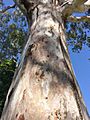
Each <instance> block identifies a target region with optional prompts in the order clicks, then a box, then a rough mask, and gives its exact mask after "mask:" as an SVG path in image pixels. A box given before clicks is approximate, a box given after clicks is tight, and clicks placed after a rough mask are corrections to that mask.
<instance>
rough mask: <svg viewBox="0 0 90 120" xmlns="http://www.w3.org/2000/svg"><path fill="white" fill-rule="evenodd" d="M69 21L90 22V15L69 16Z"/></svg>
mask: <svg viewBox="0 0 90 120" xmlns="http://www.w3.org/2000/svg"><path fill="white" fill-rule="evenodd" d="M67 21H70V22H81V21H82V22H89V23H90V16H80V17H77V16H69V17H68V18H67Z"/></svg>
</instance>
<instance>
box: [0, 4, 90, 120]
mask: <svg viewBox="0 0 90 120" xmlns="http://www.w3.org/2000/svg"><path fill="white" fill-rule="evenodd" d="M65 40H66V37H65V28H64V24H63V19H62V15H61V13H60V12H58V11H56V4H54V3H53V4H48V5H46V4H38V5H37V6H36V7H35V8H34V9H33V11H32V26H31V29H30V36H29V39H28V41H27V44H26V46H25V49H24V51H23V54H22V59H21V62H20V65H19V67H18V70H17V71H16V73H15V75H14V79H13V82H12V84H11V87H10V89H9V92H8V95H7V99H6V102H5V106H4V110H3V113H2V117H1V120H89V117H88V115H87V111H86V108H85V106H84V103H83V99H82V96H81V93H80V89H79V87H78V85H77V82H76V79H75V77H74V74H73V71H72V67H71V63H70V60H69V55H68V50H67V46H66V43H65Z"/></svg>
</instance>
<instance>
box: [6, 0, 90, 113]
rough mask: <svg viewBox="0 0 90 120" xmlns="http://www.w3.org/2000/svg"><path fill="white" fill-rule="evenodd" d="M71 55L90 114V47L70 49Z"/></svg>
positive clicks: (9, 2)
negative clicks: (78, 51) (73, 50)
mask: <svg viewBox="0 0 90 120" xmlns="http://www.w3.org/2000/svg"><path fill="white" fill-rule="evenodd" d="M4 1H5V2H6V4H13V2H12V1H13V0H4ZM70 57H71V61H72V65H73V69H74V72H75V75H76V79H77V81H78V83H79V85H80V89H81V91H82V94H83V98H84V101H85V104H86V107H87V109H88V112H89V114H90V60H88V58H90V49H87V47H84V48H83V50H82V51H81V52H80V53H73V52H72V51H71V50H70Z"/></svg>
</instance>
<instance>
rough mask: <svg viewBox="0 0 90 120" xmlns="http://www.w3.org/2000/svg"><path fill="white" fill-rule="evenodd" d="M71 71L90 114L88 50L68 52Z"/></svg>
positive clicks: (89, 51)
mask: <svg viewBox="0 0 90 120" xmlns="http://www.w3.org/2000/svg"><path fill="white" fill-rule="evenodd" d="M69 54H70V58H71V62H72V66H73V70H74V73H75V76H76V79H77V81H78V83H79V86H80V89H81V92H82V95H83V98H84V102H85V105H86V107H87V109H88V112H89V114H90V60H88V58H90V49H87V48H86V47H85V48H84V49H83V50H82V51H81V52H80V53H73V52H72V51H71V49H70V50H69Z"/></svg>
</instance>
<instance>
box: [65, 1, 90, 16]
mask: <svg viewBox="0 0 90 120" xmlns="http://www.w3.org/2000/svg"><path fill="white" fill-rule="evenodd" d="M68 1H70V0H68ZM89 8H90V0H71V3H70V4H68V5H67V6H66V7H65V9H64V11H63V16H64V17H65V16H67V17H68V16H70V15H71V14H72V13H73V12H84V11H87V10H88V9H89Z"/></svg>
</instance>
